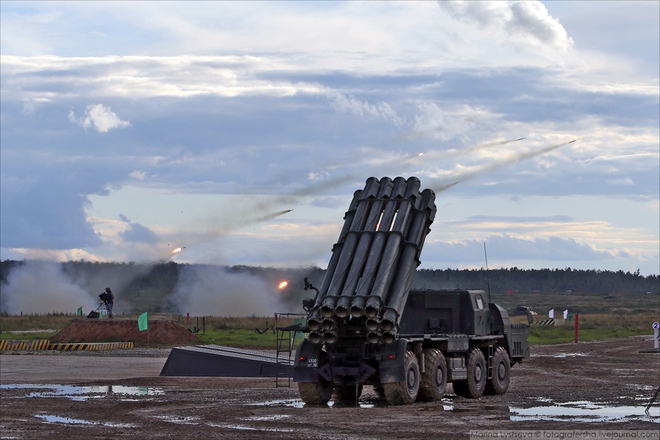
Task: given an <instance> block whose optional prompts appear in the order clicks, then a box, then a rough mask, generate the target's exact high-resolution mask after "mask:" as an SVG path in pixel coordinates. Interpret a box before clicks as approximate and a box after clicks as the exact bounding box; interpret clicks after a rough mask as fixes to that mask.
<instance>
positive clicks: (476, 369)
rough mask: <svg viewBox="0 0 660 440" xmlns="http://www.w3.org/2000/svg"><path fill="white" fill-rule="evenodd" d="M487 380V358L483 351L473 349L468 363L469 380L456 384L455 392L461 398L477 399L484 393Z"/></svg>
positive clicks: (454, 384)
mask: <svg viewBox="0 0 660 440" xmlns="http://www.w3.org/2000/svg"><path fill="white" fill-rule="evenodd" d="M487 380H488V367H487V366H486V358H485V357H484V354H483V353H482V352H481V350H479V349H478V348H473V349H472V351H471V352H470V356H469V357H468V362H467V380H459V381H456V382H454V383H453V386H454V392H455V393H456V394H457V395H459V396H463V397H467V398H474V399H476V398H477V397H480V396H481V395H482V394H483V393H484V389H485V388H486V381H487Z"/></svg>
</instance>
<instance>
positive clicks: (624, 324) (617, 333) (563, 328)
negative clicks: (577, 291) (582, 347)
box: [514, 313, 660, 345]
mask: <svg viewBox="0 0 660 440" xmlns="http://www.w3.org/2000/svg"><path fill="white" fill-rule="evenodd" d="M658 320H660V318H659V316H658V314H655V313H645V314H637V315H609V314H593V315H580V316H579V326H578V341H580V342H587V341H602V340H606V339H616V338H626V337H630V336H638V335H650V334H653V329H652V328H651V325H652V323H653V322H655V321H658ZM514 321H516V322H526V318H525V319H524V320H521V319H520V318H519V317H516V318H515V319H514ZM558 321H560V320H558ZM568 342H575V322H574V321H566V322H565V323H564V325H555V326H539V325H532V326H531V328H530V332H529V343H530V345H546V344H564V343H568Z"/></svg>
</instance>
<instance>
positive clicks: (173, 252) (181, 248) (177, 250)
mask: <svg viewBox="0 0 660 440" xmlns="http://www.w3.org/2000/svg"><path fill="white" fill-rule="evenodd" d="M185 248H186V247H185V246H183V247H178V248H176V249H174V250H173V251H172V255H174V254H178V253H179V252H181V251H182V250H184V249H185Z"/></svg>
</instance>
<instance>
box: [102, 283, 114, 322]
mask: <svg viewBox="0 0 660 440" xmlns="http://www.w3.org/2000/svg"><path fill="white" fill-rule="evenodd" d="M99 298H101V301H103V302H104V303H105V307H106V308H107V309H108V317H109V318H112V308H113V307H114V305H115V296H114V295H113V294H112V290H110V288H109V287H106V288H105V292H103V293H102V294H100V295H99Z"/></svg>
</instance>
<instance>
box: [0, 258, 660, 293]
mask: <svg viewBox="0 0 660 440" xmlns="http://www.w3.org/2000/svg"><path fill="white" fill-rule="evenodd" d="M27 263H28V262H26V261H15V260H4V261H2V262H1V263H0V283H1V284H2V285H3V286H4V285H6V284H7V283H8V282H9V281H10V278H11V273H12V271H14V270H17V269H18V268H21V267H23V266H24V265H26V264H27ZM57 264H60V266H61V271H62V272H63V273H64V274H66V275H67V276H68V277H69V278H70V279H71V280H72V282H75V283H77V284H79V285H81V286H82V287H83V288H88V289H89V290H90V291H92V292H93V291H95V290H99V292H100V291H101V290H102V289H103V288H104V287H106V285H108V286H116V285H117V282H118V280H122V281H121V282H120V284H121V285H120V286H117V287H119V288H121V289H123V290H127V291H132V292H136V293H139V292H149V291H152V292H153V291H157V292H160V294H165V295H166V294H168V293H171V291H172V289H174V287H175V286H176V285H177V283H178V281H179V273H180V269H181V267H182V266H186V265H184V264H180V263H176V262H166V263H158V264H148V263H133V262H129V263H100V262H87V261H70V262H66V263H57ZM188 266H193V267H194V266H196V265H194V264H193V265H188ZM199 266H201V265H199ZM218 270H219V271H220V270H222V271H226V272H229V273H245V274H249V275H252V276H255V277H258V278H261V279H263V280H264V281H266V282H267V283H269V284H270V283H273V284H275V283H279V282H280V281H282V280H287V281H289V283H290V288H291V289H292V290H302V287H303V279H304V278H308V280H309V282H311V283H312V284H314V285H315V286H317V287H320V286H321V284H322V282H323V277H324V276H325V270H324V269H321V268H319V267H308V268H296V269H285V268H271V267H251V266H231V267H225V266H218ZM659 287H660V282H659V279H658V275H655V274H654V275H647V276H644V275H641V274H640V272H639V270H637V271H635V272H624V271H622V270H619V271H609V270H581V269H571V268H570V267H566V268H564V269H520V268H518V267H512V268H500V269H490V270H488V271H486V270H484V269H419V270H418V271H417V274H416V277H415V281H414V283H413V288H414V289H484V290H486V289H488V288H490V290H491V291H493V292H501V293H507V292H509V293H510V292H522V293H541V294H542V293H565V292H569V291H570V292H574V293H578V292H585V293H597V294H611V293H623V292H625V293H633V294H634V293H648V292H650V293H654V294H657V293H658V291H659Z"/></svg>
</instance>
